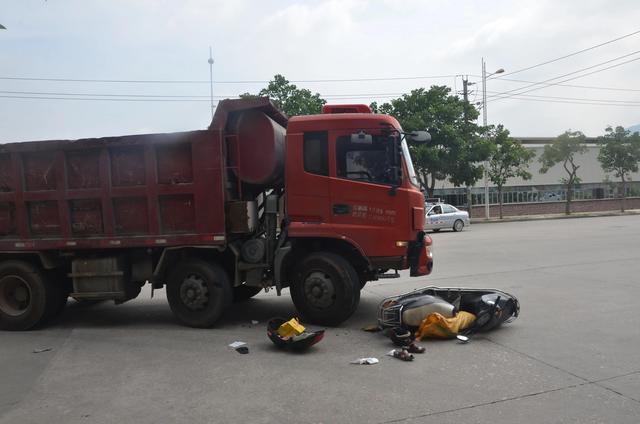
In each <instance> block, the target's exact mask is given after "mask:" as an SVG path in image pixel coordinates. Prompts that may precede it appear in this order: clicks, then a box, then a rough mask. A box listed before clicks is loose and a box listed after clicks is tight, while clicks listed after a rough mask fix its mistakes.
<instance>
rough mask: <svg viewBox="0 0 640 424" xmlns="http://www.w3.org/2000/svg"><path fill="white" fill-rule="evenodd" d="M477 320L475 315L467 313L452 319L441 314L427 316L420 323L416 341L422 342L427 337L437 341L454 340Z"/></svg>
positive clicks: (458, 314)
mask: <svg viewBox="0 0 640 424" xmlns="http://www.w3.org/2000/svg"><path fill="white" fill-rule="evenodd" d="M475 320H476V316H475V315H473V314H471V313H469V312H465V311H460V312H458V313H457V315H456V316H454V317H452V318H445V317H444V316H442V315H441V314H439V313H437V312H434V313H432V314H429V315H427V317H426V318H425V319H423V320H422V322H421V323H420V326H419V327H418V331H416V340H418V341H420V340H422V339H423V338H425V337H433V338H437V339H450V338H453V337H455V336H457V335H458V333H460V331H462V330H465V329H467V328H469V327H470V326H471V324H473V322H474V321H475Z"/></svg>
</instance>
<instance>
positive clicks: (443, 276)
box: [0, 215, 640, 424]
mask: <svg viewBox="0 0 640 424" xmlns="http://www.w3.org/2000/svg"><path fill="white" fill-rule="evenodd" d="M432 236H433V239H434V243H435V244H434V246H435V269H434V272H433V274H432V275H431V276H429V277H426V278H418V279H411V278H408V277H407V276H406V275H404V273H403V276H402V278H400V279H395V280H381V281H378V282H373V283H369V284H368V285H367V286H366V287H365V289H364V291H363V293H362V301H361V305H360V308H359V309H358V311H357V313H356V314H355V316H354V317H353V318H352V319H350V320H349V321H347V322H346V323H345V324H343V325H342V326H341V327H339V328H334V329H329V330H328V331H327V335H326V338H325V340H323V341H322V342H321V343H320V344H318V345H317V346H315V347H314V348H312V349H311V350H310V351H309V352H308V353H306V354H288V353H284V352H280V351H278V350H277V349H275V348H274V347H273V346H272V345H271V343H270V342H269V340H268V339H267V337H266V331H265V325H266V321H267V320H268V319H269V318H270V317H273V316H285V317H287V316H292V315H293V314H294V313H295V312H294V309H293V306H292V303H291V301H290V299H289V297H288V295H286V293H285V295H284V296H282V297H281V298H278V297H276V296H275V295H274V293H273V292H270V293H267V294H261V295H259V296H257V297H256V298H255V299H253V300H251V301H249V302H246V303H244V304H242V305H240V306H239V307H237V308H235V309H234V310H233V311H231V312H230V313H229V314H227V316H226V317H225V318H224V319H223V320H222V322H221V323H220V324H219V325H218V327H217V328H215V329H211V330H195V329H189V328H184V327H181V326H179V325H177V324H176V323H175V320H174V319H173V317H172V315H171V312H170V311H169V308H168V306H167V304H166V299H165V298H164V296H163V295H164V293H163V292H160V293H159V292H156V297H155V298H154V299H149V292H145V293H143V294H142V295H141V297H140V298H138V299H136V300H134V301H131V302H128V303H126V304H124V305H120V306H114V305H112V304H108V303H104V304H100V305H96V306H94V307H83V306H81V305H79V304H76V303H74V302H69V305H68V308H67V310H66V311H65V313H64V315H63V317H62V319H61V320H60V322H59V323H57V324H56V325H53V326H50V327H48V328H45V329H43V330H40V331H35V332H26V333H0V423H3V424H4V423H41V422H49V423H58V422H60V423H62V422H64V423H87V422H91V423H116V422H117V423H123V422H140V423H154V424H158V423H218V422H220V423H226V422H245V423H276V422H277V423H288V422H292V423H337V422H353V423H365V422H366V423H389V422H401V423H449V422H451V423H454V422H455V423H561V422H562V423H564V422H575V423H592V422H593V423H596V422H607V423H613V422H615V423H637V422H638V417H639V416H640V355H638V354H637V352H639V351H640V314H638V312H637V308H638V301H637V299H638V298H640V242H639V241H638V240H640V216H637V215H628V216H614V217H598V218H593V219H586V220H577V219H573V220H545V221H528V222H506V223H503V224H501V225H490V224H489V225H478V226H472V227H471V228H470V229H468V230H467V229H465V231H463V232H461V233H453V232H449V231H441V232H440V233H437V234H433V235H432ZM426 285H439V286H472V287H496V288H500V289H503V290H505V291H508V292H511V293H513V294H515V295H517V296H518V298H519V299H520V302H521V305H522V315H521V317H520V318H518V320H516V321H515V322H513V323H511V324H508V325H506V326H504V327H503V328H501V329H499V330H497V331H494V332H491V333H488V334H486V335H482V336H476V337H475V338H474V339H473V340H472V341H471V343H469V344H466V345H460V344H457V343H456V342H454V341H430V342H426V343H424V345H425V346H426V347H427V352H426V353H425V354H423V355H416V359H415V361H414V362H409V363H406V362H401V361H398V360H396V359H393V358H390V357H387V356H385V353H386V352H387V351H389V350H390V349H391V348H392V346H391V344H390V343H389V342H388V341H387V340H386V339H385V338H384V337H382V336H381V335H379V334H370V333H366V332H363V331H361V327H363V326H364V325H367V324H371V323H374V322H375V317H376V311H377V306H378V303H379V302H380V300H381V299H382V298H384V297H385V296H389V295H393V294H398V293H401V292H405V291H408V290H411V289H413V288H418V287H423V286H426ZM252 319H253V320H258V321H259V322H260V323H259V324H257V325H252V324H251V320H252ZM235 340H241V341H245V342H248V343H249V348H250V354H248V355H239V354H238V353H236V352H235V351H233V350H231V349H229V348H228V347H227V345H228V344H229V343H231V342H233V341H235ZM44 347H50V348H52V350H51V351H48V352H43V353H38V354H35V353H32V351H33V350H34V349H37V348H44ZM362 356H375V357H377V358H379V359H380V363H379V364H377V365H373V366H360V365H350V364H349V362H350V361H351V360H353V359H356V358H358V357H362Z"/></svg>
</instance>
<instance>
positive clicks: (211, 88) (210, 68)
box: [207, 46, 215, 119]
mask: <svg viewBox="0 0 640 424" xmlns="http://www.w3.org/2000/svg"><path fill="white" fill-rule="evenodd" d="M207 62H208V63H209V87H210V90H211V91H210V92H211V119H213V112H214V110H215V108H214V107H213V62H214V61H213V55H212V53H211V46H209V60H207Z"/></svg>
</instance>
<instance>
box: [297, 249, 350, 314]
mask: <svg viewBox="0 0 640 424" xmlns="http://www.w3.org/2000/svg"><path fill="white" fill-rule="evenodd" d="M360 285H361V284H360V279H359V278H358V274H357V273H356V271H355V269H354V268H353V266H352V265H351V264H350V263H349V262H348V261H347V260H345V259H344V258H342V257H341V256H338V255H336V254H334V253H329V252H317V253H312V254H310V255H309V256H307V257H306V258H304V259H303V260H302V261H301V262H300V263H299V264H298V266H296V268H295V269H294V272H293V281H292V284H291V288H290V291H291V298H292V299H293V303H294V304H295V305H296V308H297V309H298V312H300V313H301V314H302V316H303V318H305V320H307V321H310V322H312V323H314V324H320V325H327V326H336V325H339V324H340V323H342V322H343V321H345V320H346V319H347V318H349V317H350V316H351V315H352V314H353V312H354V311H355V310H356V308H357V307H358V303H359V302H360Z"/></svg>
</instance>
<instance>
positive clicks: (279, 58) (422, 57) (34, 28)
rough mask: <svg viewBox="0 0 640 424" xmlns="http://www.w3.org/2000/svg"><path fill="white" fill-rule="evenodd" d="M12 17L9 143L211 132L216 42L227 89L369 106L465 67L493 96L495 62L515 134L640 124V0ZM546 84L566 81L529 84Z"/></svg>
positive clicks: (167, 2) (74, 9)
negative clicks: (298, 92) (284, 92)
mask: <svg viewBox="0 0 640 424" xmlns="http://www.w3.org/2000/svg"><path fill="white" fill-rule="evenodd" d="M0 24H2V25H3V26H5V27H6V30H0V143H5V142H12V141H28V140H40V139H65V138H69V139H75V138H82V137H98V136H110V135H121V134H139V133H154V132H172V131H183V130H194V129H202V128H206V127H207V126H208V124H209V122H210V120H211V108H210V100H209V95H210V91H209V90H210V87H209V83H208V81H209V64H208V63H207V59H208V57H209V46H211V47H212V49H213V58H214V66H213V79H214V88H213V90H214V96H215V98H216V99H220V98H226V97H234V96H237V95H238V94H241V93H245V92H252V93H257V92H258V91H259V90H260V89H261V88H263V87H264V86H265V85H266V83H267V81H269V80H270V79H271V78H273V76H274V75H275V74H278V73H279V74H283V75H284V76H285V77H286V78H287V79H289V80H291V81H292V82H294V83H295V84H296V85H297V86H298V87H300V88H308V89H310V90H311V91H313V92H318V93H320V94H321V95H322V96H323V97H325V98H327V100H328V101H329V103H366V104H369V103H370V102H372V101H378V102H385V101H389V100H390V99H391V98H395V97H399V96H400V95H402V94H403V93H408V92H409V91H411V90H412V89H416V88H420V87H427V88H428V87H429V86H431V85H433V84H438V85H447V86H449V87H451V90H452V93H457V92H460V91H461V90H462V82H461V78H462V77H461V76H462V75H468V78H469V80H470V81H471V82H474V83H476V84H474V85H471V86H470V89H471V90H472V91H471V93H470V100H471V101H473V102H480V100H481V98H482V86H481V60H482V58H484V59H485V60H486V63H487V72H489V73H491V72H494V71H495V70H497V69H499V68H503V69H504V70H505V72H504V73H503V74H498V75H495V76H494V77H489V78H488V80H487V96H488V103H487V118H488V122H489V123H490V124H503V125H504V126H505V127H506V128H507V129H509V130H510V131H511V133H512V135H514V136H516V137H533V136H549V137H552V136H556V135H558V134H560V133H562V132H564V131H565V130H568V129H571V130H580V131H583V132H584V133H585V134H587V135H588V136H597V135H600V134H602V133H603V132H604V129H605V128H606V127H607V126H609V125H613V126H616V125H622V126H624V127H628V126H631V125H634V124H638V123H640V82H639V81H638V78H637V75H640V60H634V59H640V7H638V3H637V0H616V1H612V0H580V1H576V0H570V1H562V2H560V1H557V0H556V1H551V0H536V1H514V0H510V1H500V0H486V1H466V0H458V1H429V0H369V1H366V0H326V1H321V0H308V1H301V0H300V1H286V0H281V1H276V0H233V1H230V0H224V1H218V0H181V1H175V0H48V1H45V0H20V1H18V0H0ZM636 31H639V33H638V34H635V35H631V36H628V37H625V38H623V39H621V40H618V41H615V42H612V43H608V44H606V45H603V46H601V47H597V48H593V49H591V50H588V51H585V52H583V53H579V54H575V55H573V56H570V57H568V58H566V59H562V60H558V61H555V62H553V63H549V64H546V65H542V66H537V67H534V68H532V69H528V70H525V71H521V72H514V71H519V70H521V69H523V68H528V67H530V66H534V65H537V64H540V63H543V62H546V61H550V60H553V59H556V58H559V57H562V56H565V55H569V54H572V53H575V52H578V51H580V50H583V49H588V48H590V47H593V46H596V45H598V44H602V43H606V42H608V41H610V40H613V39H616V38H619V37H623V36H625V35H627V34H631V33H634V32H636ZM636 51H637V53H635V52H636ZM622 56H625V57H622ZM618 58H619V59H618ZM626 61H629V63H624V64H622V62H626ZM603 62H607V63H603ZM600 64H601V65H600ZM617 65H619V66H617ZM610 66H613V67H612V68H611V69H606V70H602V69H603V68H605V67H610ZM583 68H589V69H587V70H584V71H582V72H578V73H575V71H578V70H581V69H583ZM601 70H602V71H601ZM593 71H597V72H595V73H592V74H591V75H587V76H583V77H581V75H584V74H585V73H588V72H593ZM512 72H514V73H513V74H511V73H512ZM565 74H569V75H568V76H566V77H562V78H558V77H560V76H562V75H565ZM500 77H502V78H500ZM574 77H579V78H575V79H573V80H571V81H566V82H564V83H563V82H562V81H565V80H567V79H570V78H574ZM15 78H31V79H26V80H25V79H15ZM552 78H556V79H553V80H551V79H552ZM33 79H50V80H44V81H42V80H33ZM51 79H64V80H69V79H71V80H94V81H51ZM372 79H373V80H372ZM506 79H511V80H513V79H515V80H518V81H508V80H506ZM95 80H110V81H142V82H135V83H134V82H96V81H95ZM318 80H324V81H318ZM326 80H333V81H326ZM335 80H342V81H335ZM344 80H350V81H344ZM548 80H550V81H549V82H559V83H562V84H565V85H562V86H560V85H552V86H544V85H540V84H538V85H534V86H531V87H530V88H524V87H527V86H529V85H530V84H529V83H525V82H521V81H530V82H542V81H548ZM150 81H151V82H150ZM158 81H163V82H158ZM176 81H181V82H176ZM566 84H569V85H573V86H572V87H567V86H566ZM576 86H578V87H576ZM534 88H535V89H536V90H535V91H531V92H527V93H523V92H524V91H527V90H532V89H534ZM516 89H518V90H517V91H513V90H516ZM507 91H510V93H507V94H511V97H509V98H507V99H501V98H499V97H500V96H499V95H497V94H499V93H504V92H507ZM515 93H522V94H520V95H519V96H514V95H513V94H515ZM502 96H504V94H503V95H502ZM532 96H536V97H532ZM25 97H27V98H25ZM593 103H596V104H593Z"/></svg>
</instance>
